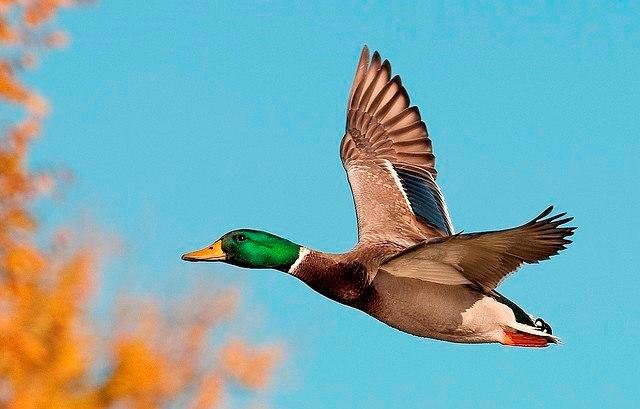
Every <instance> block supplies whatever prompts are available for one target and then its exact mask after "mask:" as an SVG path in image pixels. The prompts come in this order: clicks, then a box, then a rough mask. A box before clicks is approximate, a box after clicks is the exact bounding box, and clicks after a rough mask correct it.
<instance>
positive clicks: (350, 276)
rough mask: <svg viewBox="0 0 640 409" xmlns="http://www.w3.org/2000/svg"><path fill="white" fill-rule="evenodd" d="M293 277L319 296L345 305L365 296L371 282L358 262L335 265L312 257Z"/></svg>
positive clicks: (317, 257) (326, 259)
mask: <svg viewBox="0 0 640 409" xmlns="http://www.w3.org/2000/svg"><path fill="white" fill-rule="evenodd" d="M292 274H293V275H295V276H296V277H298V278H299V279H301V280H302V281H304V282H305V283H306V284H307V285H308V286H309V287H311V288H312V289H314V290H315V291H317V292H319V293H320V294H322V295H324V296H326V297H328V298H330V299H332V300H334V301H337V302H340V303H343V304H348V305H349V304H353V303H354V302H356V301H357V300H358V299H359V298H360V297H361V296H362V295H363V294H364V293H365V292H366V290H367V288H368V286H369V285H370V281H371V280H370V279H369V277H370V274H369V271H368V270H367V268H366V267H365V265H364V264H362V263H360V262H358V261H336V260H331V259H329V258H326V257H322V256H321V255H316V254H314V253H311V254H309V255H308V256H307V257H305V259H304V260H303V261H302V262H300V264H299V265H298V266H297V268H296V270H295V271H293V272H292Z"/></svg>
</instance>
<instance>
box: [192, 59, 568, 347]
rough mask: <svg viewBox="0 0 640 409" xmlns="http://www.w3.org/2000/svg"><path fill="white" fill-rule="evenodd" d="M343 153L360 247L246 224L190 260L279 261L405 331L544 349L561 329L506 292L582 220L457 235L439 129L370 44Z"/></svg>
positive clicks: (545, 216)
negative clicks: (432, 132)
mask: <svg viewBox="0 0 640 409" xmlns="http://www.w3.org/2000/svg"><path fill="white" fill-rule="evenodd" d="M340 157H341V159H342V163H343V165H344V168H345V170H346V172H347V177H348V179H349V184H350V186H351V191H352V193H353V198H354V202H355V208H356V215H357V222H358V243H357V244H356V246H355V247H354V248H353V249H352V250H351V251H349V252H347V253H342V254H329V253H324V252H320V251H316V250H312V249H309V248H307V247H304V246H301V245H298V244H295V243H293V242H291V241H289V240H286V239H283V238H281V237H278V236H275V235H273V234H270V233H267V232H263V231H258V230H250V229H241V230H234V231H231V232H229V233H227V234H225V235H223V236H222V237H221V238H220V239H218V240H217V241H215V242H214V243H213V244H211V245H210V246H207V247H205V248H203V249H201V250H197V251H194V252H191V253H187V254H185V255H183V256H182V258H183V260H186V261H221V262H225V263H228V264H233V265H236V266H240V267H247V268H273V269H276V270H280V271H283V272H286V273H288V274H290V275H292V276H294V277H297V278H299V279H300V280H302V281H303V282H305V283H306V284H307V285H308V286H309V287H311V288H312V289H314V290H315V291H317V292H319V293H320V294H323V295H325V296H326V297H328V298H330V299H332V300H335V301H337V302H339V303H342V304H345V305H348V306H351V307H354V308H357V309H359V310H362V311H364V312H365V313H367V314H369V315H371V316H373V317H374V318H377V319H378V320H380V321H382V322H384V323H386V324H388V325H390V326H392V327H394V328H397V329H399V330H401V331H404V332H407V333H410V334H413V335H417V336H422V337H429V338H435V339H441V340H446V341H452V342H461V343H490V342H498V343H502V344H504V345H513V346H524V347H542V346H547V345H548V344H549V343H556V342H558V338H557V337H555V336H554V335H552V333H551V327H550V326H549V325H548V324H547V323H546V322H544V321H543V320H542V319H540V318H537V319H536V318H534V317H532V316H530V315H529V314H527V313H525V312H524V311H523V310H522V309H521V308H520V307H518V306H517V305H516V304H515V303H513V302H512V301H510V300H508V299H507V298H505V297H504V296H503V295H501V294H500V293H498V292H497V291H496V287H497V286H498V285H499V284H500V283H501V282H502V281H503V280H504V279H505V278H506V277H507V276H508V275H509V274H511V273H513V272H514V271H515V270H516V269H518V268H519V267H520V266H521V265H522V264H524V263H537V262H539V261H542V260H546V259H548V258H549V257H551V256H553V255H555V254H557V253H558V252H559V251H560V250H562V249H564V248H565V246H566V245H567V244H569V243H571V241H570V240H568V239H567V237H568V236H571V235H572V234H573V231H574V230H575V227H566V226H565V224H566V223H567V222H569V221H571V220H572V218H570V217H564V216H565V213H561V214H556V215H551V212H552V210H553V208H552V207H549V208H548V209H546V210H545V211H544V212H542V213H541V214H540V215H539V216H537V217H536V218H534V219H533V220H531V221H530V222H528V223H526V224H523V225H522V226H519V227H515V228H511V229H506V230H498V231H491V232H482V233H471V234H462V233H459V234H455V232H454V229H453V224H452V223H451V217H450V216H449V211H448V210H447V205H446V203H445V200H444V196H443V194H442V191H441V190H440V188H439V187H438V184H437V183H436V176H437V172H436V168H435V156H434V154H433V149H432V146H431V139H429V134H428V132H427V127H426V125H425V123H424V122H423V120H422V117H421V115H420V111H419V110H418V108H417V107H415V106H411V104H410V100H409V95H408V94H407V91H406V90H405V88H404V87H403V86H402V81H401V80H400V77H398V76H397V75H396V76H393V77H392V74H391V64H390V63H389V61H387V60H384V61H382V59H381V58H380V55H379V54H378V53H377V52H375V53H373V56H372V57H371V58H369V50H368V49H367V47H366V46H365V47H364V49H363V50H362V53H361V55H360V60H359V61H358V66H357V68H356V73H355V78H354V80H353V85H352V87H351V91H350V93H349V100H348V104H347V121H346V129H345V135H344V137H343V139H342V144H341V146H340Z"/></svg>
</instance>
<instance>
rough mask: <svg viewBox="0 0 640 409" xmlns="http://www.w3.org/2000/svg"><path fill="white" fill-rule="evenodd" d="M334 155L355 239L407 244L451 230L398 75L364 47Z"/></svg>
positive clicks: (418, 122)
mask: <svg viewBox="0 0 640 409" xmlns="http://www.w3.org/2000/svg"><path fill="white" fill-rule="evenodd" d="M340 157H341V158H342V163H343V165H344V167H345V170H346V172H347V176H348V178H349V184H350V185H351V191H352V193H353V197H354V202H355V207H356V214H357V219H358V236H359V240H360V241H361V242H363V241H370V242H378V241H395V242H399V243H403V244H407V243H408V244H415V243H417V242H420V241H422V240H424V239H427V238H433V237H442V236H446V235H450V234H452V233H453V226H452V224H451V219H450V217H449V212H448V210H447V205H446V203H445V201H444V196H443V194H442V192H441V191H440V188H439V187H438V185H437V183H436V174H437V172H436V169H435V156H434V155H433V151H432V148H431V140H430V139H429V135H428V132H427V127H426V125H425V123H424V122H423V121H422V119H421V116H420V112H419V110H418V108H417V107H415V106H411V105H410V100H409V95H408V94H407V91H406V90H405V88H404V87H403V86H402V82H401V80H400V77H399V76H397V75H396V76H394V77H391V64H390V63H389V61H388V60H384V61H381V58H380V55H379V54H378V52H375V53H374V54H373V57H372V58H371V60H370V59H369V50H368V49H367V47H366V46H365V47H364V49H363V50H362V53H361V55H360V61H359V62H358V67H357V69H356V74H355V78H354V81H353V85H352V87H351V92H350V94H349V103H348V109H347V123H346V133H345V135H344V138H343V139H342V144H341V146H340Z"/></svg>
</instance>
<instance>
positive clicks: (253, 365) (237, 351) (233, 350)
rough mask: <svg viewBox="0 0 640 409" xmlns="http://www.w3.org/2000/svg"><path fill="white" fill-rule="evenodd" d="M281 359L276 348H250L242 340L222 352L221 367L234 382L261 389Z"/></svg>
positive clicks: (233, 342) (236, 341)
mask: <svg viewBox="0 0 640 409" xmlns="http://www.w3.org/2000/svg"><path fill="white" fill-rule="evenodd" d="M281 357H282V351H281V349H280V348H279V347H277V346H267V347H264V346H263V347H250V346H249V345H247V344H246V343H245V342H244V341H242V340H234V341H232V342H230V343H229V344H228V345H226V347H225V348H224V349H223V350H222V365H223V367H224V369H225V371H226V372H227V373H228V374H229V375H231V376H232V377H233V378H234V380H235V381H236V382H238V383H240V384H241V385H244V386H245V387H247V388H250V389H261V388H264V387H265V386H266V385H267V382H268V381H269V380H270V378H271V373H272V372H273V369H274V368H275V366H276V364H277V363H278V361H280V359H281Z"/></svg>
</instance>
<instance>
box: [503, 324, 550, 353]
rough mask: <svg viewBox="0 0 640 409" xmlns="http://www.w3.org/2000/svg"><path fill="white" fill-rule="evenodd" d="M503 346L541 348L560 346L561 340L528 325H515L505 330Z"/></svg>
mask: <svg viewBox="0 0 640 409" xmlns="http://www.w3.org/2000/svg"><path fill="white" fill-rule="evenodd" d="M501 343H502V344H503V345H509V346H517V347H532V348H541V347H546V346H548V345H549V344H559V343H560V338H558V337H556V336H554V335H551V334H550V333H547V332H543V331H540V330H539V329H538V328H535V327H530V326H528V325H524V324H520V323H513V324H510V325H509V326H508V327H505V328H504V335H503V339H502V341H501Z"/></svg>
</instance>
